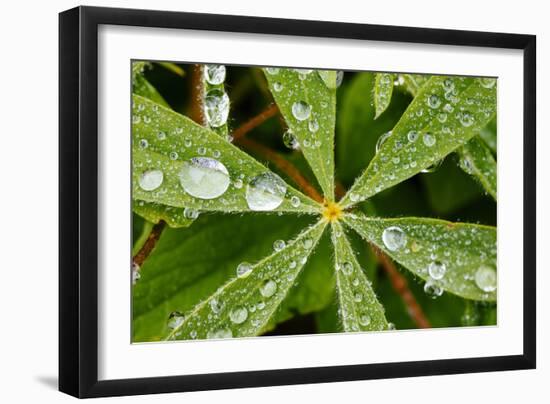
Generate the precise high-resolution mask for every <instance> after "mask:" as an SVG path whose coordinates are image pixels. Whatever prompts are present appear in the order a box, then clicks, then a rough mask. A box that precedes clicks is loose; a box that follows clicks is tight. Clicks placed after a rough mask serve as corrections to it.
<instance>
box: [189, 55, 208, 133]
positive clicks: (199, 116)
mask: <svg viewBox="0 0 550 404" xmlns="http://www.w3.org/2000/svg"><path fill="white" fill-rule="evenodd" d="M202 74H203V73H202V66H201V65H193V67H192V69H191V109H190V111H189V118H191V119H192V120H193V121H195V122H196V123H198V124H199V125H205V124H206V117H205V116H204V109H203V102H204V82H203V80H202Z"/></svg>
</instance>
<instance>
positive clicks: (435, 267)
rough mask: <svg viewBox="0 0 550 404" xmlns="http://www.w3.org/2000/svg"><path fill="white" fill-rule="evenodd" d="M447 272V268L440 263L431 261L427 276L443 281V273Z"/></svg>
mask: <svg viewBox="0 0 550 404" xmlns="http://www.w3.org/2000/svg"><path fill="white" fill-rule="evenodd" d="M446 272H447V266H446V265H445V264H444V263H443V262H441V261H433V262H430V265H428V274H429V275H430V277H431V278H432V279H435V280H440V279H443V277H444V276H445V273H446Z"/></svg>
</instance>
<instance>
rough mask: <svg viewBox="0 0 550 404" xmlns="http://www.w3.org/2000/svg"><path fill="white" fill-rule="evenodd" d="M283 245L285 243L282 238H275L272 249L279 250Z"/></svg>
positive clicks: (284, 245)
mask: <svg viewBox="0 0 550 404" xmlns="http://www.w3.org/2000/svg"><path fill="white" fill-rule="evenodd" d="M285 247H286V243H285V241H284V240H275V242H274V243H273V249H274V250H275V251H277V252H278V251H281V250H282V249H284V248H285Z"/></svg>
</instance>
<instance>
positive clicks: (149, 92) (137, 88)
mask: <svg viewBox="0 0 550 404" xmlns="http://www.w3.org/2000/svg"><path fill="white" fill-rule="evenodd" d="M133 92H134V94H138V95H141V96H142V97H145V98H148V99H150V100H151V101H153V102H156V103H157V104H159V105H162V106H163V107H166V108H170V106H169V105H168V103H167V102H166V100H165V99H164V97H163V96H162V95H160V93H159V92H158V91H157V89H156V88H155V87H153V85H152V84H151V83H149V81H147V79H146V78H145V77H143V75H141V74H138V75H136V76H135V78H134V81H133Z"/></svg>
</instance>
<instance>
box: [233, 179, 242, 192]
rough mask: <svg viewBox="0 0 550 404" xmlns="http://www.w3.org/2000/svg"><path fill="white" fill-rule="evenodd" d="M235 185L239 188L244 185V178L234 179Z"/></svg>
mask: <svg viewBox="0 0 550 404" xmlns="http://www.w3.org/2000/svg"><path fill="white" fill-rule="evenodd" d="M233 186H234V187H235V188H237V189H241V188H242V187H243V180H241V179H240V178H237V179H236V180H235V181H233Z"/></svg>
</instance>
